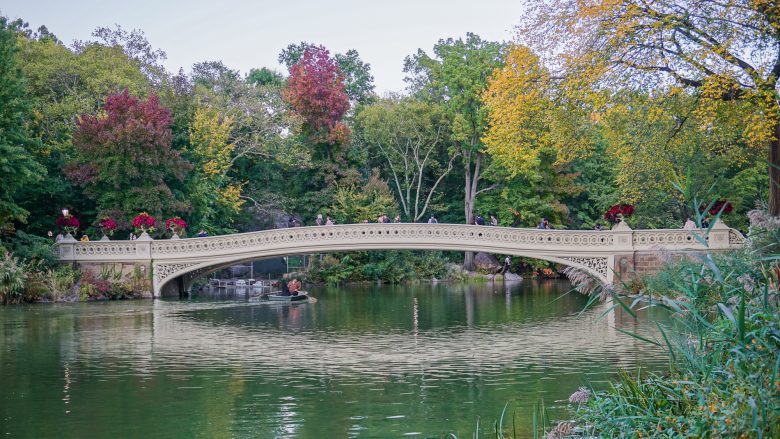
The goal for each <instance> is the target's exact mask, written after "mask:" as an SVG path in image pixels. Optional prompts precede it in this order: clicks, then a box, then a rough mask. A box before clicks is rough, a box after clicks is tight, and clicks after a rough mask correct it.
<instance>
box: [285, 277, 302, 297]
mask: <svg viewBox="0 0 780 439" xmlns="http://www.w3.org/2000/svg"><path fill="white" fill-rule="evenodd" d="M288 288H289V291H290V295H292V296H297V295H298V292H299V291H301V281H299V280H298V279H293V280H291V281H290V283H289V285H288Z"/></svg>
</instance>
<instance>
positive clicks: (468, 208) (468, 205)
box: [463, 150, 475, 271]
mask: <svg viewBox="0 0 780 439" xmlns="http://www.w3.org/2000/svg"><path fill="white" fill-rule="evenodd" d="M463 165H464V168H465V170H464V171H465V175H464V180H465V185H464V188H463V190H464V192H463V213H464V214H465V217H466V224H471V222H472V221H473V220H474V195H473V194H472V190H471V188H472V185H471V180H472V178H475V176H473V175H472V174H471V150H464V151H463ZM463 268H465V269H466V270H469V271H470V270H473V269H474V252H464V253H463Z"/></svg>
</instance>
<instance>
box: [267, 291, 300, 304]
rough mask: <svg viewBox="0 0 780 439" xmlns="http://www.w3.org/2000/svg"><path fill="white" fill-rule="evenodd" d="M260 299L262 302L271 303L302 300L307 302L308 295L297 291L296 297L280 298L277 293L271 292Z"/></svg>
mask: <svg viewBox="0 0 780 439" xmlns="http://www.w3.org/2000/svg"><path fill="white" fill-rule="evenodd" d="M260 297H261V298H263V299H264V300H270V301H272V302H300V301H303V300H309V293H308V292H306V291H298V295H297V296H282V295H281V294H280V292H279V291H273V292H271V293H268V294H264V295H262V296H260Z"/></svg>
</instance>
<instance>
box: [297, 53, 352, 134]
mask: <svg viewBox="0 0 780 439" xmlns="http://www.w3.org/2000/svg"><path fill="white" fill-rule="evenodd" d="M284 98H285V100H286V101H287V102H288V103H289V104H290V105H291V106H292V108H293V109H294V110H295V112H296V113H298V114H299V115H300V116H301V117H302V118H303V120H304V129H305V131H306V133H307V135H308V137H309V139H310V140H311V141H313V142H316V143H328V144H330V145H335V144H344V143H346V142H347V141H348V139H349V134H350V132H349V128H348V127H347V126H346V125H345V124H344V123H343V122H342V121H341V119H342V118H343V117H344V115H345V114H346V112H347V110H349V96H347V93H346V89H345V86H344V77H343V75H342V73H341V71H340V69H339V67H338V64H337V63H336V61H335V60H334V59H332V58H331V57H330V53H329V52H328V50H327V49H325V48H324V47H322V46H313V47H310V48H308V49H306V51H304V53H303V57H301V59H300V61H299V62H298V63H296V64H294V65H293V66H292V67H290V76H289V78H288V79H287V88H286V89H285V90H284Z"/></svg>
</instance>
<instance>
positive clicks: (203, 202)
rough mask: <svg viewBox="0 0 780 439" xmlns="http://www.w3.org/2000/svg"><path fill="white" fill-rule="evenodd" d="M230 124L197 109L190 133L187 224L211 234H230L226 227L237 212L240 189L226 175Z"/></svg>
mask: <svg viewBox="0 0 780 439" xmlns="http://www.w3.org/2000/svg"><path fill="white" fill-rule="evenodd" d="M232 124H233V120H232V119H231V118H229V117H221V116H220V114H219V112H217V111H216V110H214V109H211V108H198V109H197V110H196V112H195V117H194V120H193V123H192V127H191V129H190V144H191V145H192V156H193V157H194V164H195V169H194V172H193V173H192V174H193V176H192V177H191V179H190V181H189V182H188V185H187V195H188V197H187V198H188V200H189V201H190V203H191V205H192V214H191V215H190V218H191V221H190V224H191V225H192V226H193V227H194V228H196V229H205V230H207V231H209V232H211V233H226V232H228V233H229V232H231V231H233V230H232V229H231V228H230V225H231V224H232V222H233V218H234V217H235V216H236V214H237V213H238V212H239V211H240V210H241V205H242V204H244V200H243V199H241V186H240V185H239V184H236V183H234V182H233V181H231V179H230V178H229V177H228V175H227V173H228V171H229V170H230V167H231V159H232V158H233V151H234V149H235V145H233V144H232V143H230V132H231V125H232Z"/></svg>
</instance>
